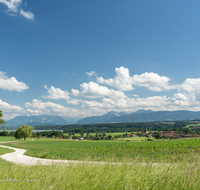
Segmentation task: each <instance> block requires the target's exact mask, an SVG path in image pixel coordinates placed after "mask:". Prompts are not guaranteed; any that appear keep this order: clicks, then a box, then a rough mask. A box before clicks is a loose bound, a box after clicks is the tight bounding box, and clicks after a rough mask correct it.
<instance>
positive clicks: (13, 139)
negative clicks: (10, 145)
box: [0, 136, 16, 142]
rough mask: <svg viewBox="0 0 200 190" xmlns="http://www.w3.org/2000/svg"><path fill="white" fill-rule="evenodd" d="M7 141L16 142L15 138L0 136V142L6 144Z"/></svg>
mask: <svg viewBox="0 0 200 190" xmlns="http://www.w3.org/2000/svg"><path fill="white" fill-rule="evenodd" d="M5 141H16V139H15V137H9V136H7V137H6V136H5V137H4V136H0V142H5Z"/></svg>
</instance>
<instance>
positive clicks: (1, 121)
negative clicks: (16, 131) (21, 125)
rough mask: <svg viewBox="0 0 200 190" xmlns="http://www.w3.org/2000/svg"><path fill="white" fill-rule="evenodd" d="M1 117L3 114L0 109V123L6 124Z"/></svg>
mask: <svg viewBox="0 0 200 190" xmlns="http://www.w3.org/2000/svg"><path fill="white" fill-rule="evenodd" d="M2 117H3V114H2V111H1V110H0V125H2V124H6V121H4V120H3V119H2Z"/></svg>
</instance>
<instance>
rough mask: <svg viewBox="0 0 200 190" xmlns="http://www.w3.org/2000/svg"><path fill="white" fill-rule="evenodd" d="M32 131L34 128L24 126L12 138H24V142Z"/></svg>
mask: <svg viewBox="0 0 200 190" xmlns="http://www.w3.org/2000/svg"><path fill="white" fill-rule="evenodd" d="M33 129H34V127H31V126H28V125H25V124H24V125H22V126H20V127H19V128H18V129H17V130H16V132H15V135H14V137H15V138H16V139H21V138H24V140H26V138H27V137H28V136H30V134H31V133H32V131H33Z"/></svg>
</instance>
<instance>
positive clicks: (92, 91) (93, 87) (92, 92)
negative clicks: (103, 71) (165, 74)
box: [80, 81, 126, 98]
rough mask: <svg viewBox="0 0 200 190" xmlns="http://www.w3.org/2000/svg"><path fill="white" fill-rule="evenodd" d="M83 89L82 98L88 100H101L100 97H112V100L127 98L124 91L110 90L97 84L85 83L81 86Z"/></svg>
mask: <svg viewBox="0 0 200 190" xmlns="http://www.w3.org/2000/svg"><path fill="white" fill-rule="evenodd" d="M80 86H81V89H82V92H81V94H82V96H84V97H87V98H100V97H104V96H107V97H112V98H126V95H125V94H124V93H123V92H122V91H116V90H113V89H108V88H107V87H105V86H100V85H99V84H97V83H95V82H92V81H91V82H89V83H83V84H81V85H80Z"/></svg>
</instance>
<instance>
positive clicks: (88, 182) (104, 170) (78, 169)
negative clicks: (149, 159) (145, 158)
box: [0, 161, 200, 190]
mask: <svg viewBox="0 0 200 190" xmlns="http://www.w3.org/2000/svg"><path fill="white" fill-rule="evenodd" d="M0 167H1V170H0V176H1V177H0V180H1V182H0V185H1V189H6V190H13V189H15V190H19V189H20V190H21V189H22V190H23V189H24V190H26V189H31V190H35V189H41V190H46V189H47V190H52V189H54V190H65V189H72V190H75V189H80V190H84V189H91V190H104V189H107V190H117V189H120V190H131V189H134V190H147V189H148V190H149V189H151V190H169V189H194V190H198V189H199V186H200V180H199V176H200V163H199V162H195V163H194V164H190V165H188V164H183V165H177V166H175V165H173V164H172V165H158V166H152V165H151V163H147V165H140V164H138V163H137V162H134V163H132V164H121V165H110V164H105V165H93V164H70V165H68V166H66V165H52V166H19V165H14V164H11V163H8V162H5V161H2V162H0ZM5 176H8V177H7V181H6V177H5ZM25 176H26V177H25ZM25 179H26V180H25Z"/></svg>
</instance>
